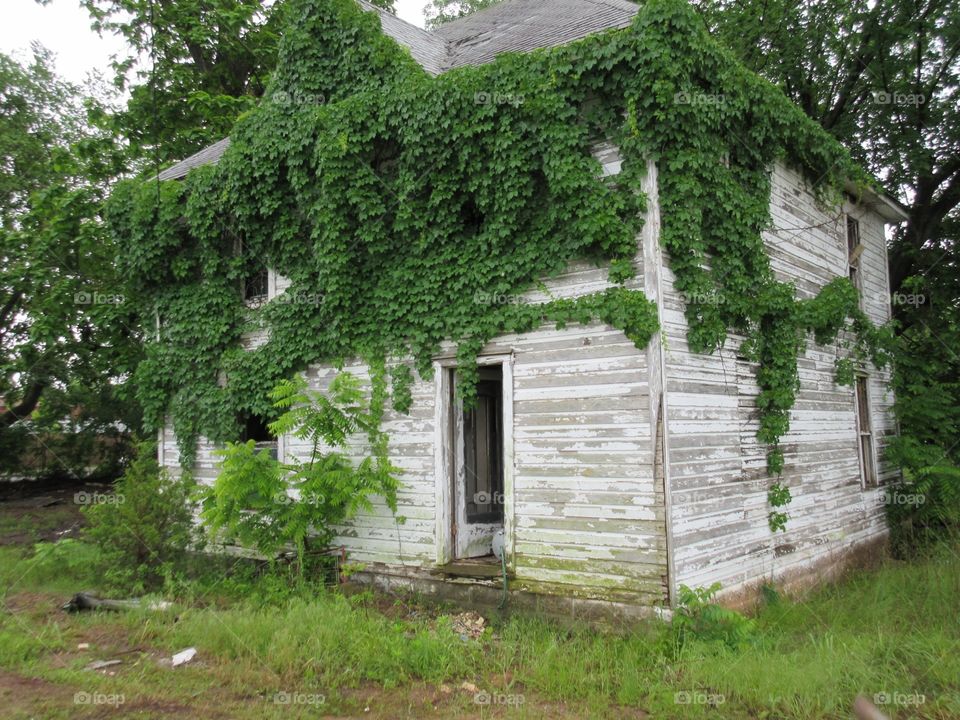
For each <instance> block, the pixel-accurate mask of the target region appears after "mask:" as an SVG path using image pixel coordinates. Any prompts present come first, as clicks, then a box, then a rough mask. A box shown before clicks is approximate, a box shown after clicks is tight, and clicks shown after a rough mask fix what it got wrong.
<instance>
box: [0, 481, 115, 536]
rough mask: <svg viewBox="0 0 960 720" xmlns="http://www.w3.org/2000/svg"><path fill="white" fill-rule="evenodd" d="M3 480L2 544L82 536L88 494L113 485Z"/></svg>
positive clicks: (0, 500) (102, 492)
mask: <svg viewBox="0 0 960 720" xmlns="http://www.w3.org/2000/svg"><path fill="white" fill-rule="evenodd" d="M13 485H14V487H12V488H11V487H9V486H6V487H3V483H0V487H2V490H0V545H32V544H33V543H37V542H43V541H46V542H56V541H57V540H61V539H63V538H68V537H74V538H75V537H78V536H79V533H80V530H81V529H82V528H83V525H84V517H83V514H82V513H81V512H80V508H81V507H83V503H82V500H83V499H84V498H89V497H95V496H97V495H105V494H108V493H110V492H111V486H109V485H103V484H85V485H70V486H63V485H59V486H49V485H43V486H41V485H36V484H34V483H14V484H13Z"/></svg>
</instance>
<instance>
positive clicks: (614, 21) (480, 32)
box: [435, 0, 640, 70]
mask: <svg viewBox="0 0 960 720" xmlns="http://www.w3.org/2000/svg"><path fill="white" fill-rule="evenodd" d="M639 10H640V8H639V6H638V5H635V4H634V3H632V2H628V0H506V2H502V3H498V4H496V5H492V6H490V7H488V8H486V9H485V10H481V11H479V12H477V13H474V14H472V15H467V16H466V17H462V18H459V19H457V20H453V21H451V22H448V23H444V24H443V25H441V26H440V27H439V28H437V29H436V31H435V34H436V35H439V36H440V37H442V38H443V39H444V40H446V41H447V47H448V50H449V62H448V63H447V66H446V68H445V69H447V70H450V69H452V68H456V67H462V66H464V65H482V64H484V63H488V62H491V61H493V60H494V59H496V57H497V55H500V54H501V53H505V52H528V51H530V50H536V49H538V48H547V47H556V46H558V45H565V44H567V43H569V42H573V41H574V40H580V39H582V38H585V37H586V36H587V35H591V34H593V33H596V32H601V31H603V30H609V29H611V28H623V27H627V26H628V25H629V24H630V23H631V22H633V17H634V15H636V14H637V12H638V11H639Z"/></svg>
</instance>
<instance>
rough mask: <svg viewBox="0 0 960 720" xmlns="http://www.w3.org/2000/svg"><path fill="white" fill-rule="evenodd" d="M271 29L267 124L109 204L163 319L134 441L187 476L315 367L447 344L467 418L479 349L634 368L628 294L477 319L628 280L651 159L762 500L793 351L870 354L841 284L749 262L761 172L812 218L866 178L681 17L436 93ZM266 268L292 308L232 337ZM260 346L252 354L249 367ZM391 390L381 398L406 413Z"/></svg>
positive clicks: (358, 34)
mask: <svg viewBox="0 0 960 720" xmlns="http://www.w3.org/2000/svg"><path fill="white" fill-rule="evenodd" d="M291 17H292V18H293V19H294V22H293V24H292V25H291V27H290V28H288V30H287V32H286V35H285V37H284V40H283V43H282V46H281V55H280V60H279V64H278V70H277V72H276V74H275V76H274V77H273V79H272V89H271V91H270V92H268V93H267V98H268V100H266V101H265V102H264V103H263V104H262V105H261V106H260V107H259V108H257V109H256V110H254V111H252V112H250V113H249V114H247V115H246V116H244V117H243V118H241V120H240V121H239V122H238V124H237V127H236V128H235V130H234V132H233V134H232V136H231V140H232V144H231V146H230V148H229V150H228V151H227V153H226V154H225V155H224V156H223V158H222V159H221V161H220V163H219V164H218V165H217V166H215V167H205V168H201V169H198V170H195V171H194V172H192V173H191V174H190V175H189V176H188V177H187V179H186V180H185V181H184V182H143V181H142V180H136V181H131V182H128V183H125V184H122V185H121V186H119V187H118V188H117V189H116V191H115V192H114V194H113V197H112V199H111V203H110V207H109V219H110V222H111V226H112V228H113V231H114V232H115V233H116V234H117V235H118V240H119V242H118V245H119V246H120V247H123V248H125V251H126V252H125V255H124V256H123V257H122V258H121V263H122V265H123V267H124V269H125V271H126V274H127V276H128V277H129V278H130V281H131V288H130V291H129V295H130V297H133V298H136V300H137V301H138V302H139V303H140V307H141V310H142V315H143V318H144V325H145V326H146V327H152V326H153V323H154V322H155V320H154V318H155V317H159V319H160V331H159V336H158V338H157V339H156V340H151V341H150V342H149V343H148V346H147V360H146V361H145V362H144V363H143V364H142V365H141V366H140V368H139V369H138V371H137V378H136V380H137V386H138V388H139V394H140V399H141V402H142V403H143V405H144V407H145V410H146V414H147V417H148V419H149V422H150V423H151V424H152V426H153V427H158V426H159V425H160V424H161V423H162V421H163V418H164V416H165V415H167V414H169V415H170V416H171V417H172V418H173V423H174V429H175V431H176V434H177V437H178V441H179V442H180V444H181V449H182V451H183V452H182V454H181V458H182V461H183V462H184V463H185V464H186V465H189V464H190V463H191V461H192V457H193V455H192V449H193V448H194V447H195V443H196V440H197V438H198V437H200V436H201V435H202V436H205V437H207V438H210V439H211V440H213V441H215V442H217V441H222V440H226V439H233V438H235V437H236V434H237V431H238V420H237V418H238V417H239V416H241V415H242V414H243V413H256V414H262V415H269V413H270V408H269V403H268V400H267V390H268V389H269V388H270V387H272V385H273V384H274V383H275V382H276V381H277V380H279V379H281V378H283V377H287V376H289V375H291V374H292V373H294V372H296V371H297V370H300V369H302V368H304V367H305V366H306V365H307V364H308V363H311V362H321V361H323V362H332V363H338V362H342V361H344V360H345V359H347V358H353V357H361V358H366V359H369V360H371V361H373V362H375V363H377V364H378V365H382V364H383V361H384V359H386V358H390V357H402V356H413V357H414V358H416V360H417V365H418V370H419V372H420V373H421V374H422V375H428V374H429V372H430V358H431V356H432V355H433V354H434V353H435V351H436V350H437V348H438V347H439V345H440V343H441V342H442V341H444V340H452V341H454V342H455V343H456V344H457V346H458V348H459V351H458V352H459V358H460V361H461V362H460V368H461V369H460V372H461V376H462V377H461V380H462V383H461V387H463V388H465V389H464V396H465V399H466V400H467V401H468V402H469V400H470V388H471V383H472V381H473V379H474V377H475V371H472V370H471V368H472V367H473V364H472V362H471V360H472V358H473V357H474V356H475V355H476V353H477V352H478V351H479V350H480V348H482V346H483V345H484V344H485V343H486V342H487V341H488V340H489V339H490V338H492V337H494V336H496V335H497V334H499V333H503V332H523V331H527V330H531V329H533V328H536V327H538V326H540V325H542V324H543V323H554V324H557V325H558V326H563V325H564V324H565V323H570V322H574V321H585V320H588V319H598V320H601V321H602V322H605V323H608V324H610V325H613V326H614V327H617V328H620V329H622V330H623V331H624V332H625V333H626V335H627V336H628V337H629V338H630V339H631V340H632V341H633V342H634V343H635V344H636V345H637V347H644V346H645V345H646V343H647V341H648V340H649V338H650V337H651V336H652V334H653V333H655V332H656V331H657V329H658V325H657V320H656V312H655V310H656V309H655V307H654V306H653V305H652V303H651V302H650V301H649V300H648V299H647V298H646V297H645V296H644V295H643V293H642V292H640V291H637V290H629V289H626V288H625V287H616V288H612V289H610V290H607V291H604V292H602V293H599V294H596V295H592V296H588V297H583V298H579V299H577V300H558V301H555V302H551V303H548V304H546V305H543V306H533V305H523V304H483V303H478V302H476V297H477V294H478V293H486V294H488V295H504V296H509V295H515V294H519V293H522V292H524V291H525V290H528V289H529V288H531V287H533V286H535V284H536V282H537V281H538V279H540V278H544V277H550V276H551V275H554V274H556V273H558V272H560V271H561V270H562V269H563V268H565V267H566V266H567V265H568V264H569V263H570V262H571V261H572V260H574V259H576V258H588V259H594V260H597V261H603V262H609V263H611V268H612V269H611V278H612V279H614V280H615V281H621V282H622V281H624V280H626V279H627V278H629V277H630V276H631V275H632V274H633V270H634V269H633V267H632V263H631V258H633V256H634V253H635V249H636V238H637V235H638V232H639V230H640V229H641V223H642V213H643V209H644V196H643V194H642V193H641V192H640V191H639V189H640V182H641V179H642V176H643V171H644V167H645V160H646V158H648V157H649V158H653V159H655V160H656V161H657V163H658V166H659V167H660V170H661V181H660V186H659V192H660V202H661V206H662V208H661V212H662V220H663V223H662V236H661V239H662V244H663V246H664V248H665V249H666V250H667V251H668V252H669V257H670V261H671V269H672V271H673V272H674V273H675V275H676V287H677V289H678V290H679V291H680V292H681V293H683V295H684V297H685V298H686V300H687V302H686V316H687V319H688V321H689V327H690V330H689V341H690V343H691V345H692V346H693V347H694V348H695V349H697V350H698V351H700V352H704V353H708V352H711V351H713V350H715V349H716V348H717V347H718V346H720V345H721V344H722V343H723V342H724V339H725V338H726V337H727V334H728V332H730V331H731V330H733V331H736V332H738V333H741V334H743V335H745V336H747V337H748V341H747V343H746V344H745V348H744V352H747V353H748V354H749V355H750V356H751V357H752V358H754V359H755V360H756V361H757V362H758V363H759V369H758V374H757V379H758V382H759V384H760V387H761V392H760V394H759V395H758V397H757V406H758V408H759V411H760V413H761V418H762V419H761V424H760V429H759V433H758V435H759V438H760V440H761V441H762V442H764V443H765V444H768V445H769V446H770V448H771V453H770V456H769V471H770V473H771V474H772V475H776V474H777V473H778V472H779V471H780V470H781V469H782V465H783V457H782V454H781V453H780V451H779V450H778V448H777V443H778V441H779V439H780V437H781V436H782V435H783V434H784V432H786V430H787V428H788V426H789V411H790V408H791V407H792V405H793V402H794V399H795V396H796V389H797V364H796V363H797V355H798V353H799V352H800V350H801V348H802V347H803V346H804V343H805V342H806V341H807V336H808V334H809V333H811V332H812V333H814V334H815V335H816V336H817V338H818V339H820V340H824V339H826V338H828V337H831V336H834V335H836V334H837V332H838V331H839V330H840V329H841V328H842V327H843V326H844V325H845V323H847V321H848V319H850V318H852V319H853V323H854V326H855V329H856V330H857V333H856V338H857V339H858V342H857V348H856V350H858V351H859V352H861V353H864V352H866V351H867V350H870V349H872V348H873V347H874V346H875V345H876V342H877V340H878V334H877V332H876V331H875V330H874V329H873V327H872V325H870V323H869V322H868V321H867V319H866V318H865V317H864V316H863V314H862V313H861V312H860V311H859V309H858V305H857V298H856V292H855V290H854V289H853V287H852V286H851V285H850V283H849V282H848V281H847V280H846V279H840V280H837V281H835V282H832V283H830V284H829V285H828V286H827V287H825V288H824V289H823V291H822V292H821V293H820V294H819V295H818V296H817V297H816V298H812V299H807V300H797V298H796V296H795V291H794V288H793V287H792V286H791V285H789V284H786V283H783V282H778V281H777V280H776V279H775V278H774V276H773V273H772V271H771V269H770V263H769V258H768V257H767V255H766V253H765V251H764V247H763V243H762V241H761V231H762V230H763V229H764V228H765V227H767V226H768V224H769V221H770V217H769V210H768V208H769V194H770V179H769V170H770V168H771V166H772V164H773V163H774V161H775V160H777V159H781V160H784V161H786V162H788V163H790V164H792V165H794V166H796V167H799V168H801V169H802V170H803V171H804V172H805V173H806V174H807V175H808V176H809V177H810V179H811V181H813V186H814V187H815V188H816V190H817V192H818V193H820V194H821V195H822V196H823V197H824V198H828V199H829V198H832V199H834V200H835V199H837V198H838V197H839V194H838V188H839V187H840V184H841V182H842V181H843V180H844V179H854V180H858V181H860V182H867V180H866V178H864V177H863V176H862V175H861V174H860V173H859V171H858V170H857V169H856V168H855V167H853V166H852V165H851V163H850V161H849V159H848V158H847V156H846V154H845V153H844V151H843V150H842V148H841V147H840V146H839V145H838V144H837V143H836V142H834V141H833V140H832V139H831V138H830V137H829V136H827V135H825V134H824V133H823V132H821V131H820V130H819V128H818V127H817V126H816V125H815V124H813V123H812V122H811V121H809V120H808V119H807V118H806V117H805V116H804V115H803V113H801V112H800V111H799V110H798V109H797V108H795V107H793V106H792V105H791V104H790V103H789V102H788V101H787V100H786V98H785V97H784V96H783V95H782V94H781V93H780V92H779V91H778V90H777V89H776V88H774V87H772V86H770V85H769V84H767V83H766V82H764V81H762V80H760V79H759V78H757V77H756V76H754V75H752V74H751V73H749V72H747V71H746V70H745V69H743V68H742V67H741V66H740V65H739V64H738V63H737V62H736V61H735V60H734V59H733V58H732V56H731V55H730V53H728V52H727V51H725V50H723V49H722V48H720V47H719V46H718V45H717V44H716V43H715V42H714V41H713V40H712V39H711V38H710V37H709V36H708V34H707V33H706V31H705V29H704V27H703V25H702V22H701V21H700V19H699V17H698V16H697V14H696V13H695V12H694V11H693V10H692V9H691V8H690V7H689V6H688V5H687V4H686V3H685V2H682V1H681V0H650V2H647V3H645V4H644V6H643V7H642V9H641V10H640V12H639V14H638V15H637V17H636V20H635V22H634V23H633V25H632V26H630V27H629V28H626V29H623V30H617V31H611V32H606V33H602V34H598V35H594V36H591V37H589V38H587V39H585V40H582V41H579V42H576V43H573V44H570V45H568V46H564V47H560V48H554V49H550V50H543V51H536V52H533V53H529V54H522V55H506V56H502V57H500V58H499V59H498V60H497V61H495V62H493V63H490V64H488V65H484V66H482V67H476V68H461V69H457V70H454V71H451V72H448V73H445V74H443V75H441V76H439V77H436V78H434V77H430V76H428V75H427V74H426V73H425V72H424V71H423V70H422V69H421V68H420V67H419V66H418V65H416V63H414V62H413V60H412V59H411V58H410V56H409V55H408V54H407V53H406V51H405V50H403V49H402V48H401V47H400V46H398V45H397V44H396V43H395V42H394V41H392V40H390V39H389V38H386V37H385V36H383V35H382V34H381V33H380V30H379V27H378V19H377V16H375V15H374V14H372V13H363V12H361V11H360V10H359V8H358V7H357V6H356V5H355V4H354V3H353V2H352V0H297V3H296V10H295V12H294V13H293V14H292V15H291ZM481 93H485V94H497V95H499V96H501V97H509V98H517V99H519V100H520V101H518V102H505V103H486V104H483V103H477V102H476V97H477V96H478V94H481ZM276 98H283V99H284V101H283V102H280V101H278V100H276ZM718 98H719V99H720V100H721V101H719V102H718V101H716V100H717V99H718ZM291 99H293V100H294V101H291ZM321 99H322V102H320V100H321ZM598 137H604V138H608V139H610V140H611V141H612V142H614V143H615V144H616V145H618V146H619V147H620V150H621V154H622V159H623V166H622V171H621V173H620V174H619V175H618V176H617V177H616V178H615V181H614V180H612V179H609V178H608V179H604V178H602V177H601V173H600V171H599V165H598V163H597V161H596V160H595V159H594V158H593V157H592V156H591V154H590V147H591V143H592V141H594V140H595V139H596V138H598ZM264 263H266V264H268V265H269V266H271V267H272V268H274V269H275V270H276V271H277V272H278V273H280V274H281V275H283V276H285V277H287V278H289V279H290V282H291V284H290V287H289V288H288V289H287V291H286V297H287V298H288V299H290V301H288V302H283V301H274V302H271V303H268V304H267V305H265V306H264V307H262V308H260V309H257V310H255V311H251V310H249V309H247V308H246V307H245V306H244V304H243V302H242V300H241V296H240V283H241V279H242V278H243V277H244V276H246V275H248V274H249V273H251V272H252V271H254V270H256V269H257V268H258V267H260V266H262V264H264ZM718 293H720V294H722V295H723V296H724V297H725V298H727V299H728V301H727V302H724V303H722V304H721V303H715V302H712V301H711V298H713V297H715V296H716V295H717V294H718ZM318 295H319V300H318V301H316V302H297V301H296V298H304V297H305V298H317V297H318ZM257 324H262V325H264V326H265V327H267V328H269V340H268V341H267V342H266V343H265V344H263V345H262V346H261V347H258V348H257V349H255V350H253V351H245V350H243V349H242V347H241V346H240V342H239V341H240V337H241V335H242V333H243V332H244V331H245V329H248V328H249V327H251V325H257ZM847 370H849V368H847ZM406 382H408V381H405V380H404V379H400V380H399V381H397V382H395V383H394V386H395V388H396V390H397V392H396V393H395V397H394V403H395V404H399V405H400V406H401V407H402V406H403V405H404V401H403V397H404V393H403V387H404V385H405V383H406ZM380 383H381V385H383V386H384V387H385V385H386V383H387V379H386V378H382V379H381V381H380ZM398 398H399V403H398Z"/></svg>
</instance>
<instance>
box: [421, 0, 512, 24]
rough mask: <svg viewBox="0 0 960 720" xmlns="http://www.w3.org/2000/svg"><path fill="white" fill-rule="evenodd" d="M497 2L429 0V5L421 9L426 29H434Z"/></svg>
mask: <svg viewBox="0 0 960 720" xmlns="http://www.w3.org/2000/svg"><path fill="white" fill-rule="evenodd" d="M498 2H500V0H431V2H430V4H429V5H427V6H426V7H424V8H423V14H424V17H426V19H427V27H428V28H434V29H435V28H437V27H439V26H440V25H443V24H444V23H445V22H450V21H451V20H456V19H457V18H462V17H464V16H466V15H470V14H471V13H475V12H477V11H478V10H483V9H484V8H488V7H490V6H491V5H496V4H497V3H498Z"/></svg>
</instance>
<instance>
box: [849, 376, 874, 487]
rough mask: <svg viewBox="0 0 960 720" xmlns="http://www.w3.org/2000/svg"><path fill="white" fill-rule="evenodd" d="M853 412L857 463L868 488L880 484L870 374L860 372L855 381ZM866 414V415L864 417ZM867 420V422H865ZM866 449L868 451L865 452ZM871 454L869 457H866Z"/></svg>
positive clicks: (862, 483) (864, 484)
mask: <svg viewBox="0 0 960 720" xmlns="http://www.w3.org/2000/svg"><path fill="white" fill-rule="evenodd" d="M853 414H854V417H855V419H856V423H855V424H856V433H857V464H858V465H859V467H860V488H861V489H862V490H867V489H869V488H873V487H879V486H880V475H879V473H878V472H877V446H876V442H875V438H874V432H873V412H872V407H871V403H870V376H869V375H868V374H867V373H865V372H858V373H857V374H856V375H855V376H854V383H853ZM864 415H865V416H866V417H864ZM864 420H866V422H864ZM864 449H866V450H868V452H866V453H865V452H864ZM867 455H869V458H868V457H866V456H867Z"/></svg>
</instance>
